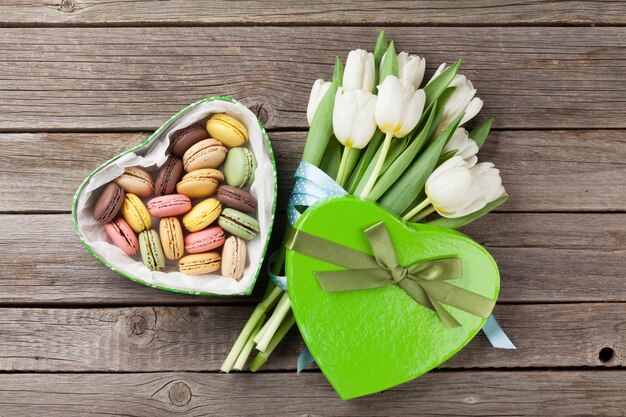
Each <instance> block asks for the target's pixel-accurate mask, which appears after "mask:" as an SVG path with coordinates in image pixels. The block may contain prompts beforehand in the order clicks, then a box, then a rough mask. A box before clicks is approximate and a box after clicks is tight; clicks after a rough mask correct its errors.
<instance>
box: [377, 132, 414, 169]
mask: <svg viewBox="0 0 626 417" xmlns="http://www.w3.org/2000/svg"><path fill="white" fill-rule="evenodd" d="M409 142H410V140H409V136H408V135H407V136H405V137H403V138H395V139H394V140H393V142H391V147H390V148H389V152H387V157H386V158H385V162H383V167H382V169H381V170H380V174H379V176H380V175H383V174H384V173H385V171H387V168H389V167H390V166H391V164H393V161H395V160H396V158H397V157H398V156H400V155H401V154H402V152H404V150H405V149H406V147H407V146H408V145H409Z"/></svg>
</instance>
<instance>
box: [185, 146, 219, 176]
mask: <svg viewBox="0 0 626 417" xmlns="http://www.w3.org/2000/svg"><path fill="white" fill-rule="evenodd" d="M226 154H228V149H226V147H225V146H224V145H222V142H220V141H219V140H217V139H205V140H201V141H200V142H198V143H196V144H195V145H193V146H192V147H191V148H189V149H188V150H187V152H185V155H183V164H184V165H185V171H187V172H191V171H195V170H197V169H203V168H217V167H219V166H220V165H222V162H224V159H226Z"/></svg>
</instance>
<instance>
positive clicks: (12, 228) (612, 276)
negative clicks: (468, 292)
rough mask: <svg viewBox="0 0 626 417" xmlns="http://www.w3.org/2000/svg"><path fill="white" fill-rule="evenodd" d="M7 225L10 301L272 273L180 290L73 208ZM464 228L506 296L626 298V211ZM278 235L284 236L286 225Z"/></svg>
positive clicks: (91, 297)
mask: <svg viewBox="0 0 626 417" xmlns="http://www.w3.org/2000/svg"><path fill="white" fill-rule="evenodd" d="M509 229H511V231H510V232H509V231H508V230H509ZM0 230H3V231H4V235H3V236H4V237H3V240H2V243H1V246H0V247H1V248H2V250H0V265H3V268H2V271H1V272H0V288H2V291H0V304H4V305H6V304H26V303H36V304H42V303H45V304H48V303H73V304H103V303H104V304H116V305H118V304H122V305H137V304H148V305H152V304H155V303H168V304H178V303H181V304H183V303H184V304H215V303H220V302H227V303H232V302H246V301H247V302H250V303H252V302H255V301H257V300H258V298H257V296H258V295H259V293H260V292H261V291H262V290H263V288H264V282H265V279H266V278H265V277H264V278H263V279H262V280H261V281H260V282H259V284H258V286H257V290H256V296H254V297H251V298H235V299H233V298H201V297H188V296H183V295H175V294H170V293H166V292H163V291H158V290H154V289H151V288H147V287H143V286H140V285H138V284H134V283H131V282H130V281H128V280H126V279H124V278H122V277H120V276H119V275H117V274H115V273H114V272H112V271H110V270H108V269H107V268H105V267H104V266H102V265H101V264H100V263H99V262H98V261H97V260H96V259H95V258H93V257H92V256H91V255H90V254H89V252H88V251H87V250H86V249H85V248H84V247H83V245H82V244H81V243H80V241H79V239H78V237H77V236H76V234H75V233H74V230H73V228H72V224H71V219H70V216H69V215H67V214H63V215H1V216H0ZM464 231H466V232H467V233H468V234H470V236H474V237H475V238H476V239H477V240H478V241H479V242H486V243H487V249H488V250H489V251H490V252H491V253H492V255H493V256H494V258H495V259H496V260H497V262H498V265H499V267H500V270H501V276H502V283H501V290H500V301H501V302H556V301H558V302H572V301H575V302H579V301H599V302H601V301H624V300H625V298H624V296H625V294H626V281H624V270H625V269H626V256H625V255H626V248H625V242H626V215H625V214H604V215H597V214H535V215H528V214H522V215H520V214H508V213H507V214H500V213H492V214H491V215H489V216H487V217H485V218H484V219H481V220H479V221H478V222H477V223H475V224H473V225H471V226H470V227H467V228H466V229H465V230H464ZM577 236H580V239H578V240H577V239H576V237H577ZM273 238H274V243H277V241H278V239H279V238H280V231H278V230H277V231H276V233H275V234H274V236H273ZM491 245H493V247H492V246H491ZM273 247H275V245H273Z"/></svg>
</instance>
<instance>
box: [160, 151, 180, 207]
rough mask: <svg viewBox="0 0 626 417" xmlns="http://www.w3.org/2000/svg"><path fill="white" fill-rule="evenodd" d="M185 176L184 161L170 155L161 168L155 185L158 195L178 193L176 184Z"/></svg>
mask: <svg viewBox="0 0 626 417" xmlns="http://www.w3.org/2000/svg"><path fill="white" fill-rule="evenodd" d="M182 176H183V161H181V160H180V159H178V158H176V157H173V156H170V157H169V158H167V161H165V163H164V164H163V166H162V167H161V169H160V170H159V175H158V176H157V180H156V184H155V186H154V188H155V193H156V195H157V197H160V196H162V195H167V194H175V193H176V184H177V183H178V181H180V179H181V178H182Z"/></svg>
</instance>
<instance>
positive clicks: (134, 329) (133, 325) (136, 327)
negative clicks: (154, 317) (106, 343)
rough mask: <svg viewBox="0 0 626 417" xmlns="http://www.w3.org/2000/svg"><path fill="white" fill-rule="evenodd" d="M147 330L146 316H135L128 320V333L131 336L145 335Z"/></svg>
mask: <svg viewBox="0 0 626 417" xmlns="http://www.w3.org/2000/svg"><path fill="white" fill-rule="evenodd" d="M147 328H148V322H147V321H146V318H145V317H144V316H140V315H138V314H135V315H134V316H131V317H130V318H129V319H128V333H129V334H130V335H136V336H138V335H141V334H144V332H145V331H146V329H147Z"/></svg>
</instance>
